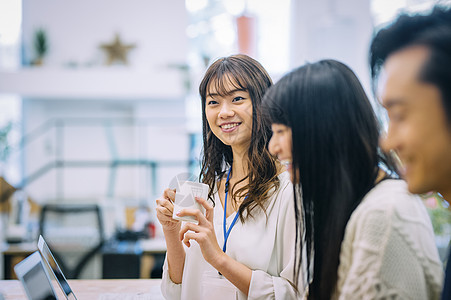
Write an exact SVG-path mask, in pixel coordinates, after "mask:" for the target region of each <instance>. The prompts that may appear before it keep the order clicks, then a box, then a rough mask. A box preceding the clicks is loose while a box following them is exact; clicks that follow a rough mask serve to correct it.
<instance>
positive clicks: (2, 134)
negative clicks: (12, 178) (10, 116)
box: [0, 121, 13, 162]
mask: <svg viewBox="0 0 451 300" xmlns="http://www.w3.org/2000/svg"><path fill="white" fill-rule="evenodd" d="M12 127H13V123H12V122H11V121H10V122H8V123H6V125H4V126H3V127H1V128H0V162H6V161H7V160H8V157H9V154H10V153H11V146H10V143H9V140H8V136H9V133H10V132H11V129H12Z"/></svg>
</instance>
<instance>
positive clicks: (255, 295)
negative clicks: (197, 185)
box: [161, 172, 302, 300]
mask: <svg viewBox="0 0 451 300" xmlns="http://www.w3.org/2000/svg"><path fill="white" fill-rule="evenodd" d="M279 179H280V187H279V189H278V190H277V191H276V192H275V193H273V195H272V196H271V197H270V198H269V199H268V202H267V204H266V207H267V209H266V215H265V213H264V212H263V211H262V210H261V209H258V208H256V209H255V210H254V211H253V212H252V213H253V214H252V215H253V217H249V218H248V219H247V220H246V222H245V223H244V224H243V223H241V221H240V219H239V218H238V220H237V222H236V224H235V226H234V227H233V229H232V230H231V233H230V236H229V238H228V240H227V251H226V253H227V255H229V256H230V257H231V258H233V259H235V260H236V261H238V262H240V263H242V264H244V265H246V266H247V267H248V268H250V269H251V270H252V278H251V284H250V287H249V295H248V298H247V297H246V295H245V294H243V293H242V292H241V291H240V290H238V289H237V288H236V287H235V286H234V285H232V284H231V283H230V282H229V281H228V280H227V279H226V278H225V277H223V276H221V275H219V274H218V271H216V269H214V268H213V267H212V266H211V265H210V264H208V263H207V262H206V261H205V259H204V258H203V256H202V253H201V251H200V247H199V245H198V244H197V243H196V242H195V241H191V247H190V248H187V247H185V251H186V257H185V265H184V270H183V277H182V283H181V284H175V283H173V282H172V281H171V279H170V278H169V274H168V265H167V260H165V263H164V266H163V279H162V284H161V290H162V293H163V295H164V297H165V298H166V299H215V300H220V299H295V298H296V297H298V295H297V294H296V290H295V288H294V287H293V282H294V280H293V269H294V254H295V237H296V227H295V226H296V225H295V214H294V202H293V186H292V184H291V182H290V175H289V174H288V172H284V173H282V174H281V175H279ZM214 198H215V204H216V205H215V207H214V218H213V223H214V227H215V232H216V238H217V241H218V243H219V246H220V247H221V248H222V246H223V243H224V236H223V218H224V209H223V206H222V205H221V201H220V199H219V196H218V192H217V191H215V194H214ZM235 214H236V213H234V214H232V215H230V216H229V217H228V218H227V228H228V227H229V226H230V223H231V222H232V220H233V218H234V217H235ZM300 277H301V276H300ZM299 282H302V279H300V280H299Z"/></svg>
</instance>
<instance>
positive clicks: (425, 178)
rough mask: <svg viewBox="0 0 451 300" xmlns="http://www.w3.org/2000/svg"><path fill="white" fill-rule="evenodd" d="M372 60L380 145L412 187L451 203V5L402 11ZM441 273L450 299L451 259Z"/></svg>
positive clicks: (378, 40)
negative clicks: (381, 113) (382, 133)
mask: <svg viewBox="0 0 451 300" xmlns="http://www.w3.org/2000/svg"><path fill="white" fill-rule="evenodd" d="M370 63H371V71H372V72H371V73H372V77H373V80H374V81H376V80H375V79H376V78H377V77H379V76H378V75H379V73H382V76H380V77H381V81H380V89H379V90H380V95H379V96H380V99H381V101H382V104H383V106H384V107H385V108H386V109H387V112H388V116H389V118H390V122H389V129H388V133H387V136H386V138H385V139H384V140H383V141H381V142H382V145H381V146H382V148H383V149H384V150H386V151H394V152H396V154H397V155H398V157H399V158H400V160H401V162H402V166H401V170H400V173H401V176H402V177H403V178H404V179H405V180H406V181H407V183H408V188H409V191H410V192H412V193H419V194H421V193H426V192H429V191H436V192H438V193H440V194H441V195H442V196H443V197H444V199H446V200H447V201H448V202H449V203H450V204H451V10H450V9H445V8H439V7H436V8H434V10H433V11H432V12H431V13H430V14H428V15H416V16H408V15H402V16H400V17H399V18H398V20H397V21H396V22H395V23H393V24H392V25H390V26H389V27H387V28H385V29H382V30H381V31H379V32H378V34H377V35H376V36H375V38H374V39H373V41H372V44H371V48H370ZM380 71H382V72H380ZM445 273H446V275H445V284H444V289H443V292H442V299H448V300H449V299H451V259H448V264H447V267H446V271H445Z"/></svg>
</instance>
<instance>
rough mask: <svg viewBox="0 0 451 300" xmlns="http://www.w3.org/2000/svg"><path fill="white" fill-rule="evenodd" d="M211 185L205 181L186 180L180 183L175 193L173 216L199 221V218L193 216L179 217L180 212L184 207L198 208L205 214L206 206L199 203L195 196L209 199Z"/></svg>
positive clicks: (179, 218) (174, 217)
mask: <svg viewBox="0 0 451 300" xmlns="http://www.w3.org/2000/svg"><path fill="white" fill-rule="evenodd" d="M208 189H209V186H208V185H207V184H205V183H199V182H192V181H184V182H181V183H179V188H178V189H177V191H176V193H175V200H174V211H173V214H172V218H173V219H175V220H181V221H186V222H192V223H197V219H196V218H195V217H193V216H184V217H179V216H177V213H179V212H180V211H181V210H182V209H186V208H191V209H198V210H200V211H201V212H202V213H203V214H205V208H204V207H203V206H202V205H201V204H199V203H198V202H197V201H196V199H194V197H200V198H203V199H207V196H208Z"/></svg>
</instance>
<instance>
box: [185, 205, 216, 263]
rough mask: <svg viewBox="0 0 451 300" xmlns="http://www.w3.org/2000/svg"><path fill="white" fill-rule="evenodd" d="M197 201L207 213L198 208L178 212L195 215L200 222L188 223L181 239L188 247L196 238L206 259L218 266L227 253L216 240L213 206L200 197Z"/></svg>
mask: <svg viewBox="0 0 451 300" xmlns="http://www.w3.org/2000/svg"><path fill="white" fill-rule="evenodd" d="M196 201H197V202H199V203H200V204H201V205H202V206H203V207H204V208H205V215H204V214H202V212H201V211H200V210H198V209H183V210H181V211H180V212H179V213H178V214H177V215H178V216H180V217H183V216H194V217H195V218H196V219H197V220H198V222H199V223H198V224H194V223H186V225H185V226H183V228H182V230H181V231H180V240H181V241H183V243H184V244H185V245H186V246H188V247H189V246H190V245H191V244H190V240H195V241H196V242H197V243H198V244H199V246H200V249H201V251H202V255H203V257H204V259H205V260H206V261H207V262H208V263H209V264H211V265H212V266H213V267H216V266H217V265H218V264H220V260H221V259H222V258H223V256H224V255H225V254H224V252H222V250H221V248H220V247H219V245H218V241H217V240H216V234H215V229H214V226H213V206H211V205H210V204H208V202H207V201H206V200H205V199H202V198H199V197H196Z"/></svg>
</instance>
